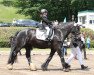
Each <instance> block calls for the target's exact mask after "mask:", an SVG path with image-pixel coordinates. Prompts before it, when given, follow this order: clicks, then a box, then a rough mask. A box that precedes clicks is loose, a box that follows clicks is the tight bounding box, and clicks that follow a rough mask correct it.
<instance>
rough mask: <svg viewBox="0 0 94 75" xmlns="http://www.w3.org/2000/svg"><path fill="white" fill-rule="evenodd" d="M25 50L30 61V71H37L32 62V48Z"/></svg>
mask: <svg viewBox="0 0 94 75" xmlns="http://www.w3.org/2000/svg"><path fill="white" fill-rule="evenodd" d="M25 49H26V58H27V60H28V64H29V67H30V70H32V71H35V70H36V67H35V65H34V64H33V63H32V61H31V55H30V54H31V48H30V47H26V48H25Z"/></svg>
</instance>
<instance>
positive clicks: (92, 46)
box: [90, 40, 94, 48]
mask: <svg viewBox="0 0 94 75" xmlns="http://www.w3.org/2000/svg"><path fill="white" fill-rule="evenodd" d="M90 47H91V48H94V40H92V41H91V43H90Z"/></svg>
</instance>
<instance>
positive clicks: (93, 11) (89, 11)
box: [78, 10, 94, 13]
mask: <svg viewBox="0 0 94 75" xmlns="http://www.w3.org/2000/svg"><path fill="white" fill-rule="evenodd" d="M78 13H94V10H85V11H80V12H78Z"/></svg>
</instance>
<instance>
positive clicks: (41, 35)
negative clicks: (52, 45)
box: [36, 27, 53, 40]
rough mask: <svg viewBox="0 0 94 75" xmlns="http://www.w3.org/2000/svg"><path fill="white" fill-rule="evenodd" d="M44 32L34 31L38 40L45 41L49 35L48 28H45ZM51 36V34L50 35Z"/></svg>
mask: <svg viewBox="0 0 94 75" xmlns="http://www.w3.org/2000/svg"><path fill="white" fill-rule="evenodd" d="M45 29H46V30H40V29H39V28H38V29H36V38H37V39H39V40H46V38H47V37H48V35H49V32H50V28H49V27H45ZM52 35H53V34H52ZM52 38H53V36H51V39H52Z"/></svg>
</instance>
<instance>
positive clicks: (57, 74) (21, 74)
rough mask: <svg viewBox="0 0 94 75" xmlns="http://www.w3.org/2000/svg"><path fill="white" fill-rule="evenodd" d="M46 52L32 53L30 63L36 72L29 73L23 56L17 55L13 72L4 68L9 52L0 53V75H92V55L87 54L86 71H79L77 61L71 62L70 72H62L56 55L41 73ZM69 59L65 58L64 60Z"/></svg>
mask: <svg viewBox="0 0 94 75" xmlns="http://www.w3.org/2000/svg"><path fill="white" fill-rule="evenodd" d="M23 54H24V52H23ZM48 54H49V51H47V52H44V53H43V52H42V54H41V52H33V55H32V62H33V63H35V64H36V67H37V69H38V70H37V71H30V70H29V67H28V64H27V60H26V58H25V55H22V56H19V55H18V62H17V63H15V64H14V66H13V70H8V69H7V68H6V63H7V60H8V57H9V52H1V55H0V75H94V54H92V52H91V53H90V52H88V54H87V57H88V60H85V61H84V62H85V64H86V65H88V66H89V69H88V70H85V71H83V70H80V65H79V63H78V60H75V59H74V60H73V61H72V63H71V71H70V72H63V71H62V66H61V62H60V58H59V57H58V55H57V54H56V55H55V56H54V57H53V59H52V61H51V62H50V64H49V66H48V71H42V69H41V65H42V63H43V62H44V61H45V60H46V58H47V57H48ZM68 57H69V55H68V56H65V59H67V58H68Z"/></svg>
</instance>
